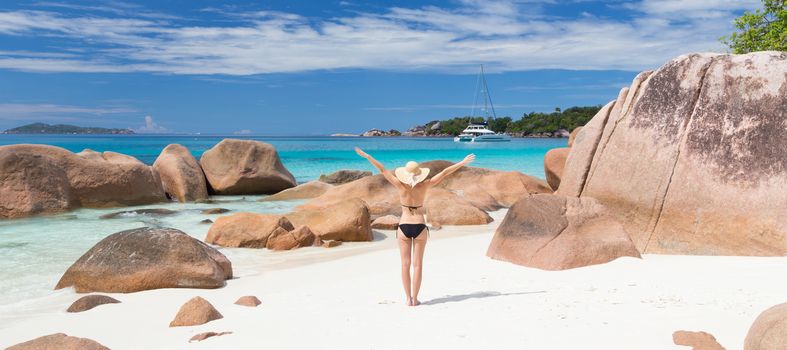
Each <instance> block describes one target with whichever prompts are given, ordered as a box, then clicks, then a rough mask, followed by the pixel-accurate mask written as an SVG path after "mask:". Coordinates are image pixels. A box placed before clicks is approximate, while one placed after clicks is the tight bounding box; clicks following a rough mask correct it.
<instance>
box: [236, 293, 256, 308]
mask: <svg viewBox="0 0 787 350" xmlns="http://www.w3.org/2000/svg"><path fill="white" fill-rule="evenodd" d="M260 304H262V302H261V301H260V299H258V298H257V297H255V296H253V295H246V296H242V297H240V298H238V301H236V302H235V305H240V306H248V307H257V305H260Z"/></svg>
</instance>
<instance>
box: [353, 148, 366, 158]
mask: <svg viewBox="0 0 787 350" xmlns="http://www.w3.org/2000/svg"><path fill="white" fill-rule="evenodd" d="M355 153H358V155H359V156H361V157H364V158H369V155H368V154H367V153H366V152H364V151H362V150H361V149H360V148H358V147H355Z"/></svg>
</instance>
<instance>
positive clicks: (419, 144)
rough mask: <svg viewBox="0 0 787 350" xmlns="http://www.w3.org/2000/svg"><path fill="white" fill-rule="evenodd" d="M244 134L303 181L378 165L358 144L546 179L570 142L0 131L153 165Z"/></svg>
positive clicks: (385, 158) (19, 139)
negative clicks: (171, 154)
mask: <svg viewBox="0 0 787 350" xmlns="http://www.w3.org/2000/svg"><path fill="white" fill-rule="evenodd" d="M227 137H229V138H243V139H252V140H259V141H264V142H267V143H270V144H272V145H273V146H275V147H276V149H277V150H278V152H279V156H280V157H281V159H282V162H283V163H284V166H286V167H287V169H289V170H290V172H291V173H292V174H293V175H295V178H296V179H297V180H298V181H299V182H305V181H309V180H314V179H316V178H318V177H319V176H320V174H323V173H330V172H333V171H336V170H339V169H367V170H374V169H373V168H372V166H371V165H370V164H369V163H368V162H366V160H365V159H363V158H360V157H358V156H357V155H356V154H355V152H353V148H354V147H356V146H358V147H361V148H363V149H364V150H365V151H367V152H368V153H370V154H371V155H372V156H374V157H375V158H377V159H378V160H379V161H381V162H382V163H383V164H384V165H385V166H386V167H396V166H401V165H403V164H404V163H406V162H407V161H408V160H415V161H417V162H423V161H428V160H435V159H445V160H451V161H459V160H461V159H462V158H464V156H465V155H467V154H468V153H475V154H476V156H477V157H476V162H475V164H473V165H475V166H479V167H485V168H492V169H499V170H516V171H521V172H523V173H525V174H528V175H533V176H537V177H540V178H544V168H543V159H544V154H546V152H547V151H548V150H549V149H551V148H555V147H565V146H566V143H567V140H566V139H514V140H512V141H511V142H499V143H476V144H470V143H460V142H453V139H450V138H423V137H413V138H409V137H396V138H382V137H374V138H366V137H238V136H182V135H154V136H150V135H111V136H104V135H0V145H8V144H16V143H37V144H48V145H53V146H59V147H63V148H65V149H68V150H69V151H72V152H79V151H82V150H83V149H85V148H90V149H92V150H94V151H99V152H103V151H114V152H119V153H123V154H128V155H131V156H134V157H136V158H138V159H139V160H141V161H142V162H145V163H147V164H152V163H153V161H155V160H156V157H158V154H159V153H160V152H161V150H162V149H164V147H166V146H167V145H168V144H170V143H179V144H181V145H183V146H186V147H188V148H189V150H190V151H191V152H192V153H193V154H194V156H195V157H197V158H199V156H200V155H202V153H203V152H205V150H207V149H209V148H211V147H213V145H215V144H216V143H218V142H219V141H221V140H222V139H224V138H227Z"/></svg>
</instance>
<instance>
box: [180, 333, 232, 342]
mask: <svg viewBox="0 0 787 350" xmlns="http://www.w3.org/2000/svg"><path fill="white" fill-rule="evenodd" d="M226 334H232V332H218V333H216V332H205V333H200V334H197V335H195V336H193V337H191V339H189V343H191V342H193V341H203V340H205V339H208V338H210V337H218V336H222V335H226Z"/></svg>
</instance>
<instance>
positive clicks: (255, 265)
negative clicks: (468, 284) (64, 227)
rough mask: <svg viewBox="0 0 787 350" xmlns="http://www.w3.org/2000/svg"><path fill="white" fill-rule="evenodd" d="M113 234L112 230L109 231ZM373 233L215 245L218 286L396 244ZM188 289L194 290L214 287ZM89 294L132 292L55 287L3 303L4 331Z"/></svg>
mask: <svg viewBox="0 0 787 350" xmlns="http://www.w3.org/2000/svg"><path fill="white" fill-rule="evenodd" d="M146 207H147V206H146ZM134 208H137V207H134ZM88 210H90V209H88ZM507 212H508V210H507V209H500V210H497V211H494V212H490V213H489V215H490V216H492V218H493V219H494V221H492V222H491V223H489V224H487V225H467V226H451V225H446V226H444V227H443V228H442V229H440V230H434V231H430V232H432V236H430V240H435V239H436V240H442V239H450V238H455V237H463V236H467V235H474V234H482V233H484V232H486V231H488V230H492V231H494V229H496V228H497V226H498V225H499V224H500V222H501V221H502V220H503V217H505V215H506V213H507ZM206 229H207V228H206ZM109 234H110V233H108V234H107V235H109ZM189 234H190V235H191V236H192V237H194V238H197V239H199V240H203V238H204V235H199V234H194V233H193V232H189ZM373 234H374V239H373V240H372V241H371V242H343V243H342V244H341V245H339V246H338V247H333V248H322V247H304V248H299V249H293V250H287V251H271V250H268V249H255V248H228V247H220V246H213V247H214V248H216V249H218V250H219V251H220V252H221V253H222V254H224V255H226V256H227V258H229V259H230V261H231V262H232V264H233V271H234V277H233V278H232V279H230V280H228V281H227V285H225V286H224V287H222V288H218V289H216V290H220V289H223V288H227V287H228V286H229V285H230V284H231V283H233V281H236V280H238V279H239V278H249V277H255V276H260V275H263V274H266V273H269V272H271V271H279V270H287V269H292V268H298V267H303V266H308V265H312V264H321V263H324V262H327V261H332V260H337V259H343V258H347V257H352V256H356V255H362V254H367V253H371V252H375V251H379V250H385V249H395V248H396V246H395V243H396V241H395V238H394V231H393V230H378V229H374V230H373ZM449 235H450V236H449ZM77 258H78V257H77ZM75 259H76V258H75ZM66 268H68V266H65V267H63V271H65V270H66ZM58 278H59V277H58ZM56 283H57V281H56V280H53V281H51V283H50V284H51V287H52V288H54V286H55V284H56ZM185 289H186V290H193V291H203V290H210V289H188V288H185ZM159 290H167V289H159ZM151 291H155V289H154V290H148V291H143V292H151ZM143 292H139V293H143ZM88 294H104V295H110V296H113V297H115V298H117V299H120V298H122V297H123V296H124V295H128V294H123V293H76V292H75V291H74V290H73V289H72V288H65V289H61V290H54V289H52V290H51V291H50V293H49V294H47V295H43V296H36V297H33V298H32V299H27V300H22V301H17V302H13V303H10V304H4V305H0V311H1V312H0V334H1V333H2V331H3V329H4V328H5V327H4V326H5V325H6V324H11V323H14V322H16V321H19V320H23V319H25V318H26V316H27V315H28V314H29V312H31V311H32V312H34V313H35V314H40V313H49V312H57V311H64V310H65V309H66V308H67V307H68V305H70V303H71V302H73V301H75V300H76V299H78V298H79V297H82V296H84V295H88ZM131 294H135V293H131ZM31 303H42V304H43V306H40V307H34V308H26V306H28V305H29V304H31Z"/></svg>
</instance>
